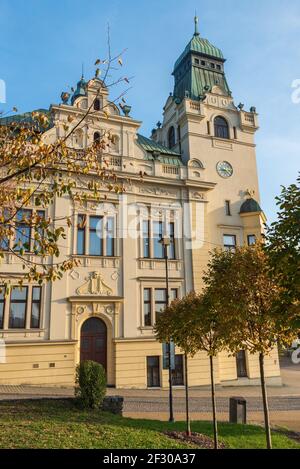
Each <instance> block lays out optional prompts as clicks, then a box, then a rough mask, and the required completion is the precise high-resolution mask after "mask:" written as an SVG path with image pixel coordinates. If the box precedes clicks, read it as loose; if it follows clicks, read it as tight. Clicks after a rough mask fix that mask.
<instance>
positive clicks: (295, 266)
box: [266, 174, 300, 309]
mask: <svg viewBox="0 0 300 469" xmlns="http://www.w3.org/2000/svg"><path fill="white" fill-rule="evenodd" d="M276 200H277V205H278V207H279V212H278V219H277V221H275V222H274V223H272V224H271V226H270V227H268V228H267V235H266V251H267V253H268V255H269V259H270V264H271V267H272V269H273V271H274V273H275V274H276V276H277V278H278V281H279V282H280V284H281V285H282V286H283V287H284V288H285V291H286V294H287V297H288V301H290V302H291V303H292V305H293V308H294V309H296V308H297V309H299V303H300V174H299V176H298V179H297V182H296V184H291V185H290V186H289V187H282V192H281V195H280V196H279V197H277V198H276Z"/></svg>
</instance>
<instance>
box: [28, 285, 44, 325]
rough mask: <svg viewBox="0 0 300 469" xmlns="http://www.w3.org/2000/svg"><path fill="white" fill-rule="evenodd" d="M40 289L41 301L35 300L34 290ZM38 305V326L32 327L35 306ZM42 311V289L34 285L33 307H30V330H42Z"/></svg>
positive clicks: (32, 290)
mask: <svg viewBox="0 0 300 469" xmlns="http://www.w3.org/2000/svg"><path fill="white" fill-rule="evenodd" d="M35 289H38V290H39V292H40V293H39V299H38V300H35V299H34V294H33V292H34V290H35ZM34 304H38V312H39V314H38V325H37V326H33V325H32V319H33V314H32V313H33V305H34ZM41 310H42V287H41V286H39V285H33V286H32V289H31V305H30V329H40V327H41Z"/></svg>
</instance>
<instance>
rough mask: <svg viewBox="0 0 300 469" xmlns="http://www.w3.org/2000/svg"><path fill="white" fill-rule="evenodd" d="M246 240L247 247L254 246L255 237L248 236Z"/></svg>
mask: <svg viewBox="0 0 300 469" xmlns="http://www.w3.org/2000/svg"><path fill="white" fill-rule="evenodd" d="M247 239H248V246H253V245H254V244H256V236H255V235H248V236H247Z"/></svg>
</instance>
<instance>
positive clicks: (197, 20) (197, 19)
mask: <svg viewBox="0 0 300 469" xmlns="http://www.w3.org/2000/svg"><path fill="white" fill-rule="evenodd" d="M194 22H195V32H194V36H200V34H199V28H198V23H199V18H198V16H197V12H196V11H195V18H194Z"/></svg>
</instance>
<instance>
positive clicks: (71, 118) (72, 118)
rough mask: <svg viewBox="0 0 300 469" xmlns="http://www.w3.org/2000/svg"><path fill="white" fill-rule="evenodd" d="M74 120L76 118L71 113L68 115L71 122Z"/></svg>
mask: <svg viewBox="0 0 300 469" xmlns="http://www.w3.org/2000/svg"><path fill="white" fill-rule="evenodd" d="M73 120H74V117H72V116H71V115H69V116H68V122H70V123H71V122H73Z"/></svg>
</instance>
